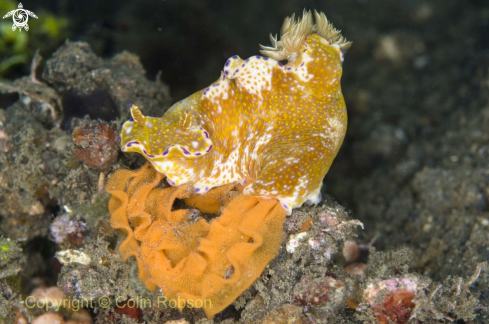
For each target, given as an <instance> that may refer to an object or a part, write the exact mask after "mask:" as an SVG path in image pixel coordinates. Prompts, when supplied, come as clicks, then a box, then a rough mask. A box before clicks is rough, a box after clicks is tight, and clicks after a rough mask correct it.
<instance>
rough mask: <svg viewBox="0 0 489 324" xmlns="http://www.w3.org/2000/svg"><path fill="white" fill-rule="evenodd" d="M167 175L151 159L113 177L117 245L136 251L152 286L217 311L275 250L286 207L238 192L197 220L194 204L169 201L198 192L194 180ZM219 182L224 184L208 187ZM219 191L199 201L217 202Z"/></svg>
mask: <svg viewBox="0 0 489 324" xmlns="http://www.w3.org/2000/svg"><path fill="white" fill-rule="evenodd" d="M163 179H164V176H163V175H162V174H161V173H159V172H157V171H156V170H155V169H153V168H152V167H150V166H149V164H146V165H145V166H144V167H142V168H141V169H139V170H136V171H129V170H118V171H116V172H115V173H114V174H113V175H112V176H111V177H110V179H109V181H108V183H107V187H106V188H107V192H108V193H110V194H111V195H112V197H111V199H110V201H109V211H110V214H111V219H110V223H111V226H112V227H114V228H118V229H121V230H122V231H124V232H125V233H126V234H127V237H126V239H125V240H124V242H123V243H122V244H121V246H120V248H119V252H120V253H121V255H122V257H123V258H124V259H127V258H128V257H130V256H135V257H136V259H137V261H138V265H139V278H140V279H141V281H143V282H144V283H145V285H146V287H148V289H150V290H154V289H155V288H156V287H159V288H161V290H162V291H163V292H164V295H165V297H166V298H167V300H168V302H169V303H170V301H171V300H173V301H176V302H174V305H176V306H177V307H179V308H182V307H184V306H190V307H199V308H203V310H204V312H205V313H206V315H207V316H208V317H212V316H214V315H215V314H216V313H218V312H220V311H221V310H223V309H224V308H225V307H227V306H228V305H229V304H231V303H232V302H233V301H234V300H235V299H236V298H237V297H238V296H239V295H240V294H241V293H242V292H243V291H244V290H245V289H246V288H248V287H249V286H250V285H251V284H252V283H253V281H255V280H256V278H258V276H259V275H260V274H261V272H262V271H263V269H264V268H265V267H266V265H267V264H268V263H269V262H270V260H271V259H273V258H274V257H275V256H276V254H277V252H278V249H279V247H280V244H281V242H282V226H283V223H284V219H285V212H284V210H283V208H282V207H280V205H279V204H278V202H277V201H276V200H267V201H266V200H263V199H261V198H256V197H251V196H245V195H242V194H239V195H237V196H235V197H234V199H232V201H231V202H230V203H228V204H227V205H226V207H225V208H224V209H223V211H222V215H221V216H220V217H218V218H216V219H214V220H212V221H211V222H210V223H208V222H207V221H205V220H204V219H203V218H198V219H196V220H192V219H191V217H192V212H191V211H189V210H176V211H172V209H171V207H172V205H173V202H174V200H175V199H176V198H180V199H183V198H186V197H189V196H190V195H191V194H192V186H191V185H183V186H179V187H167V188H161V181H162V180H163ZM226 189H228V190H229V189H231V188H229V187H227V188H226ZM216 190H217V191H222V187H221V188H216V189H212V190H211V191H210V193H212V192H213V191H216ZM220 196H222V195H221V194H219V193H218V194H215V195H212V194H211V198H210V199H209V200H208V201H198V202H196V201H194V202H193V203H194V204H195V205H204V208H209V206H211V207H210V208H212V205H215V204H216V201H218V200H219V197H220ZM206 205H207V206H206Z"/></svg>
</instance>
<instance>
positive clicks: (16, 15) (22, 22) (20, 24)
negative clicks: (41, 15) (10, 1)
mask: <svg viewBox="0 0 489 324" xmlns="http://www.w3.org/2000/svg"><path fill="white" fill-rule="evenodd" d="M10 16H12V19H13V21H14V24H13V25H12V30H13V31H15V30H16V29H17V28H19V31H22V28H24V29H25V30H26V31H27V30H29V25H27V21H28V20H29V16H31V17H32V18H36V19H37V16H36V14H35V13H33V12H32V11H29V10H25V9H24V6H23V5H22V3H19V9H15V10H12V11H10V12H8V13H7V14H6V15H5V16H3V19H5V18H8V17H10Z"/></svg>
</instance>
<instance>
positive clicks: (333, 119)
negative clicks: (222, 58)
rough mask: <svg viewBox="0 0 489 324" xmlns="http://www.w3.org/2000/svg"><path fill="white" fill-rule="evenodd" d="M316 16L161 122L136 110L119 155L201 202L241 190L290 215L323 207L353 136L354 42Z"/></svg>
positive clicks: (288, 29)
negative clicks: (349, 77) (144, 163)
mask: <svg viewBox="0 0 489 324" xmlns="http://www.w3.org/2000/svg"><path fill="white" fill-rule="evenodd" d="M314 16H315V23H314V20H313V14H312V13H311V12H309V11H304V14H303V16H302V19H300V18H299V19H297V20H296V19H294V16H292V17H289V18H286V19H285V22H284V25H283V27H282V30H281V38H280V40H277V37H276V36H275V37H273V36H272V35H270V39H271V42H272V46H271V47H265V46H261V48H262V50H261V53H262V54H263V55H265V56H258V55H257V56H253V57H250V58H248V59H246V60H243V59H241V58H239V56H236V55H235V56H233V57H231V58H229V59H228V60H227V62H226V63H225V65H224V70H223V71H222V72H221V76H220V78H219V79H218V80H217V81H216V82H214V83H213V84H212V85H210V86H209V87H207V88H205V89H203V90H201V91H198V92H196V93H194V94H193V95H191V96H190V97H188V98H186V99H184V100H182V101H180V102H178V103H176V104H175V105H173V106H172V107H171V108H170V109H169V110H168V111H167V112H166V113H165V114H164V116H163V117H161V118H155V117H148V116H144V115H143V114H142V113H141V111H140V109H139V108H138V107H136V106H134V105H133V106H132V107H131V115H132V119H131V120H129V121H127V122H125V123H124V125H123V127H122V130H121V148H122V150H123V151H125V152H139V153H141V154H143V155H144V156H145V158H146V159H147V160H149V161H150V162H151V163H152V165H153V166H154V168H155V169H156V170H157V171H159V172H161V173H163V174H165V175H166V177H167V179H168V182H169V183H170V184H171V185H173V186H178V185H181V184H184V183H190V184H192V185H193V186H194V188H195V192H196V193H200V194H203V193H205V192H207V191H208V190H209V189H210V188H213V187H217V186H221V185H225V184H229V183H236V182H241V183H243V184H244V183H247V185H246V187H245V189H244V191H243V193H244V194H248V195H253V196H257V197H266V198H276V199H278V200H279V201H280V202H281V204H282V206H283V207H284V208H285V210H286V211H287V213H288V214H290V213H291V211H292V209H293V208H296V207H300V206H301V205H302V204H303V203H304V202H310V203H316V204H317V203H319V201H320V200H321V194H320V190H321V185H322V181H323V178H324V176H325V175H326V173H327V172H328V170H329V168H330V166H331V164H332V162H333V159H334V158H335V156H336V154H337V153H338V150H339V149H340V146H341V144H342V142H343V138H344V136H345V133H346V127H347V112H346V106H345V101H344V99H343V94H342V92H341V84H340V79H341V74H342V63H343V58H344V53H345V50H346V49H348V48H349V47H350V45H351V42H348V41H346V39H345V38H344V37H343V36H341V34H340V31H339V30H337V29H335V28H334V27H333V25H332V24H331V23H330V22H329V21H328V19H327V18H326V16H325V15H324V13H318V12H317V11H315V12H314ZM284 61H287V63H286V64H283V63H282V62H284Z"/></svg>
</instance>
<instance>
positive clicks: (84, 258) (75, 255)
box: [56, 250, 92, 265]
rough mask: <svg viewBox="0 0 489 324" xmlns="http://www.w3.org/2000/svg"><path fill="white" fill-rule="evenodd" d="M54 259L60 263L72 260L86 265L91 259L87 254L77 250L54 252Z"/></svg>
mask: <svg viewBox="0 0 489 324" xmlns="http://www.w3.org/2000/svg"><path fill="white" fill-rule="evenodd" d="M56 259H58V260H59V262H61V263H62V264H70V263H73V262H76V263H80V264H84V265H88V264H89V263H90V261H91V260H92V259H91V258H90V256H89V255H88V254H86V253H85V252H82V251H79V250H64V251H59V252H56Z"/></svg>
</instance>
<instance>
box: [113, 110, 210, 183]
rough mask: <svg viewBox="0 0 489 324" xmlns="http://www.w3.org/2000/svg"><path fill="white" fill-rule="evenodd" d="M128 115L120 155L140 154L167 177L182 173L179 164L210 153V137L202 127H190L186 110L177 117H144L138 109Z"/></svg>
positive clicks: (190, 116)
mask: <svg viewBox="0 0 489 324" xmlns="http://www.w3.org/2000/svg"><path fill="white" fill-rule="evenodd" d="M131 115H132V119H130V120H128V121H126V122H125V123H124V124H123V125H122V130H121V149H122V151H124V152H138V153H141V154H143V155H144V156H145V157H146V159H147V160H148V161H150V162H151V163H152V164H153V166H155V168H156V169H157V170H158V171H160V172H162V173H165V174H167V176H168V177H171V176H172V174H173V173H175V172H177V173H178V172H182V171H183V170H179V168H178V166H179V164H185V161H186V160H190V159H196V158H199V157H201V156H203V155H205V154H206V153H208V152H210V151H211V150H212V141H211V139H210V138H209V133H208V132H207V131H206V130H205V129H203V128H202V127H201V126H199V125H193V124H192V113H191V112H190V111H189V110H183V111H181V113H180V114H179V115H176V114H173V115H165V116H163V117H162V118H154V117H149V116H144V115H143V114H142V113H141V111H140V110H139V108H138V107H137V106H135V105H132V106H131ZM183 173H185V172H183ZM189 175H190V174H189ZM180 177H181V176H177V178H180ZM178 182H180V181H178Z"/></svg>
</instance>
